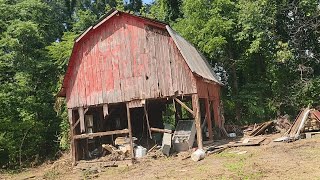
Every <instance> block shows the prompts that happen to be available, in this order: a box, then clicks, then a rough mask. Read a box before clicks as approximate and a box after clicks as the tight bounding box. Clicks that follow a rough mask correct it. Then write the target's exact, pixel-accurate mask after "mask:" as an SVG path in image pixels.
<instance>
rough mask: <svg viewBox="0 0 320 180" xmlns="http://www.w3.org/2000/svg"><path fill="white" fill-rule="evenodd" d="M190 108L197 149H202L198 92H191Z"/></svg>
mask: <svg viewBox="0 0 320 180" xmlns="http://www.w3.org/2000/svg"><path fill="white" fill-rule="evenodd" d="M192 108H193V111H194V120H195V124H196V130H197V143H198V149H203V144H202V131H201V120H200V104H199V96H198V94H193V95H192Z"/></svg>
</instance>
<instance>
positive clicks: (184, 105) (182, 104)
mask: <svg viewBox="0 0 320 180" xmlns="http://www.w3.org/2000/svg"><path fill="white" fill-rule="evenodd" d="M174 100H175V101H176V102H177V103H179V104H180V105H181V106H182V107H184V108H185V109H186V110H187V111H189V112H190V113H191V114H192V115H194V111H193V110H191V109H190V108H189V107H188V106H187V105H186V104H184V103H183V102H182V101H180V100H179V99H178V98H176V97H175V98H174Z"/></svg>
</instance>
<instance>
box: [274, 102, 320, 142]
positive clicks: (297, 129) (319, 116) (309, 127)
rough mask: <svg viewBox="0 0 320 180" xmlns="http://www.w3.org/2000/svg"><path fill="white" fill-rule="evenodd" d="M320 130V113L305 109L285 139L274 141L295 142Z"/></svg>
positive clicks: (285, 135)
mask: <svg viewBox="0 0 320 180" xmlns="http://www.w3.org/2000/svg"><path fill="white" fill-rule="evenodd" d="M319 130H320V112H319V111H318V110H315V109H310V108H305V109H303V110H302V111H300V113H299V114H298V116H297V118H296V119H295V121H294V123H293V124H292V125H291V127H290V129H289V130H288V131H287V132H286V133H285V134H284V136H283V137H281V138H278V139H275V140H274V141H295V140H297V139H300V138H301V137H302V136H301V135H302V134H304V133H306V132H314V131H319Z"/></svg>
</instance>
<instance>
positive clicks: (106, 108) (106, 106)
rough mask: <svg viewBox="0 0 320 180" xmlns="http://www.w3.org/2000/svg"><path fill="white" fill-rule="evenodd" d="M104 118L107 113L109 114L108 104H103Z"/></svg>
mask: <svg viewBox="0 0 320 180" xmlns="http://www.w3.org/2000/svg"><path fill="white" fill-rule="evenodd" d="M102 109H103V118H106V116H107V115H109V108H108V104H103V107H102Z"/></svg>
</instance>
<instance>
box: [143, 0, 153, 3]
mask: <svg viewBox="0 0 320 180" xmlns="http://www.w3.org/2000/svg"><path fill="white" fill-rule="evenodd" d="M142 1H143V3H146V4H149V3H151V2H152V1H153V0H142Z"/></svg>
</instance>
